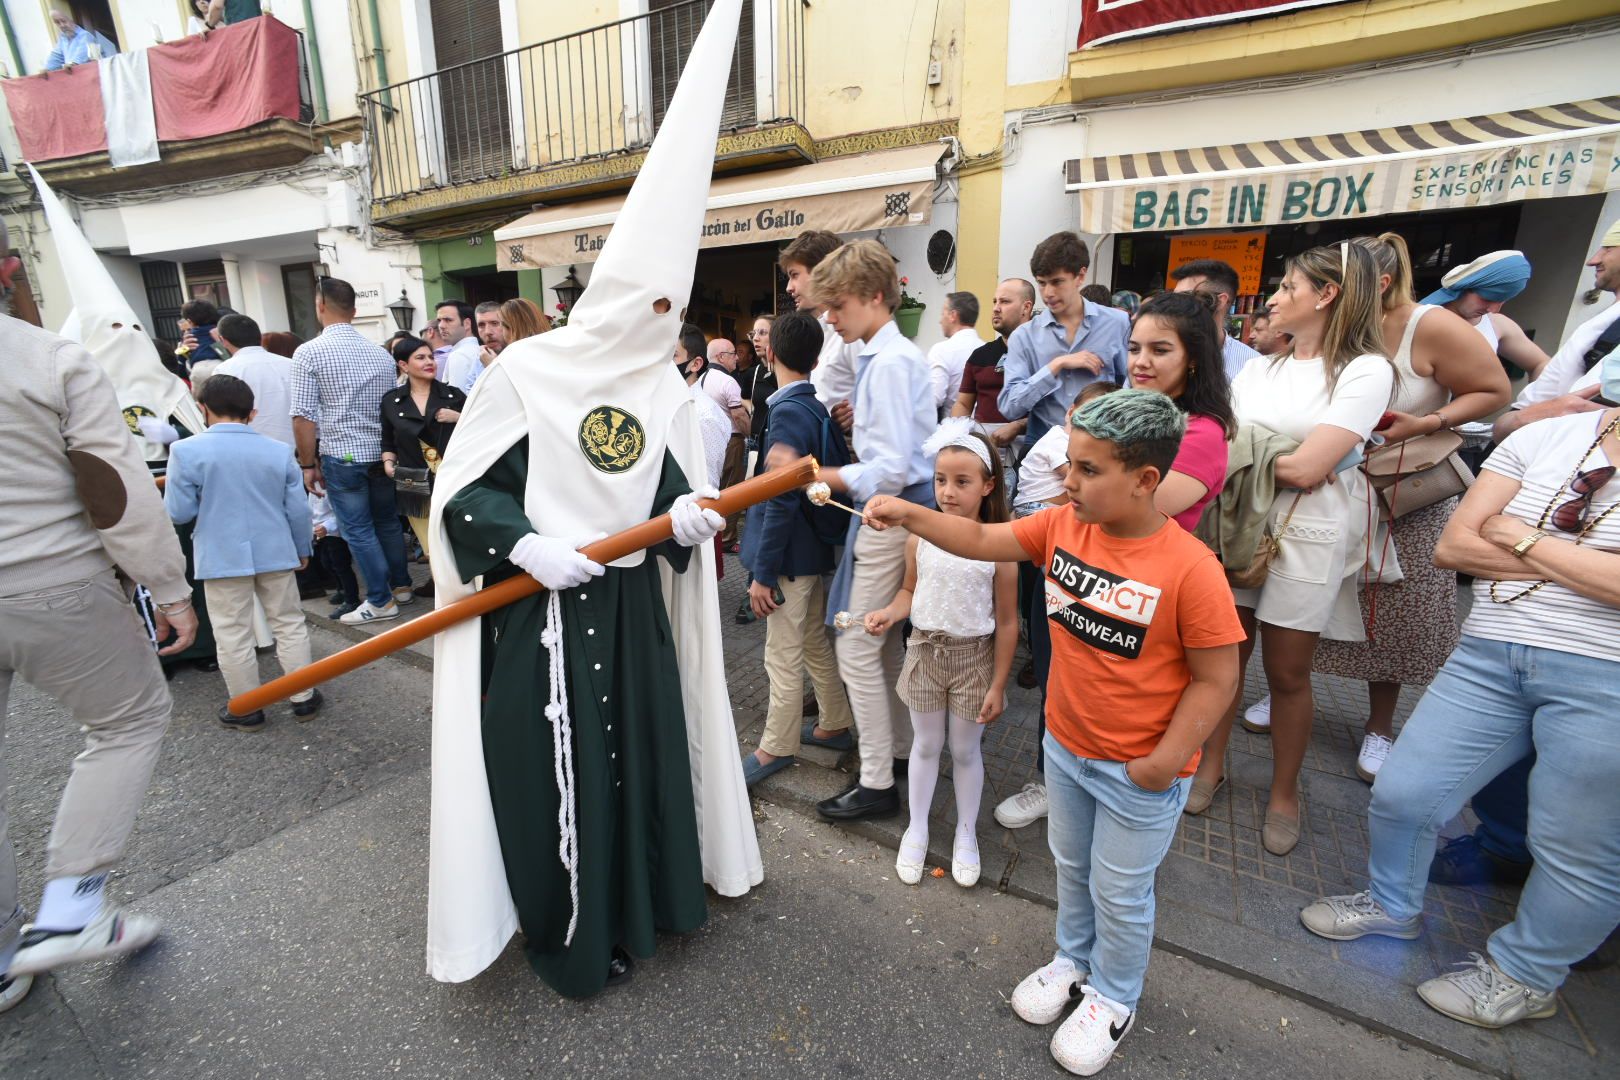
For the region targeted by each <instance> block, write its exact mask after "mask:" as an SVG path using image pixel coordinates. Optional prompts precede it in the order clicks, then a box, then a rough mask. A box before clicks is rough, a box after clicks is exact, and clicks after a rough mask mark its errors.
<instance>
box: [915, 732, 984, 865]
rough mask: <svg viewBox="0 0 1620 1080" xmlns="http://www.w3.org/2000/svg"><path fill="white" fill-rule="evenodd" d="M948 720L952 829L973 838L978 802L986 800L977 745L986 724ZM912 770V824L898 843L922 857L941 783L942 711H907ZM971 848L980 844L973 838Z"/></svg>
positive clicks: (982, 770)
mask: <svg viewBox="0 0 1620 1080" xmlns="http://www.w3.org/2000/svg"><path fill="white" fill-rule="evenodd" d="M949 720H950V740H951V783H952V785H953V786H954V787H955V788H956V831H957V835H958V836H959V837H960V836H961V835H962V834H963V833H966V835H967V838H968V839H969V840H972V838H973V837H974V830H975V827H976V825H977V822H978V820H979V801H980V800H981V799H982V798H983V797H984V759H983V758H982V757H980V756H979V742H980V740H981V739H983V738H984V725H983V724H980V723H979V722H978V721H977V720H973V719H968V720H964V719H963V718H962V717H960V716H955V715H952V716H950V717H949ZM911 729H912V731H913V732H914V733H915V737H914V739H913V741H912V744H911V769H910V772H909V774H908V777H907V781H908V784H909V786H910V789H911V823H910V824H909V825H908V826H907V827H906V835H905V836H904V837H903V838H902V839H901V841H900V845H901V849H902V850H903V851H905V852H906V853H908V854H910V855H912V856H913V857H915V858H918V859H920V858H921V857H922V855H923V854H924V853H926V852H927V850H928V808H929V807H930V806H932V805H933V802H934V788H935V786H936V785H937V784H938V783H939V755H940V751H941V750H943V749H944V748H945V729H946V712H945V710H944V709H940V710H938V711H936V712H918V711H917V710H916V709H913V710H911ZM973 850H974V851H975V852H977V851H978V843H977V841H976V840H973Z"/></svg>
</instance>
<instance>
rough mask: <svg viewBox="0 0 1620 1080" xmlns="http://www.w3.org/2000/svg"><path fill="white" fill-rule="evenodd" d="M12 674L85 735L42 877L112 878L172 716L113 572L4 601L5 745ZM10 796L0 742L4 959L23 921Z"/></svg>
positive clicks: (0, 719)
mask: <svg viewBox="0 0 1620 1080" xmlns="http://www.w3.org/2000/svg"><path fill="white" fill-rule="evenodd" d="M13 674H16V675H20V676H21V677H22V678H23V679H24V680H25V681H27V682H28V683H30V684H31V685H33V686H35V687H37V688H39V689H40V690H42V691H44V692H45V693H47V694H49V695H51V696H52V697H54V698H56V700H57V701H60V702H61V703H62V704H63V705H64V706H66V707H67V709H68V710H69V711H70V712H71V713H72V714H73V722H74V724H76V725H78V726H80V727H82V728H83V729H84V752H83V753H81V754H80V755H79V756H78V757H76V758H74V759H73V771H72V772H71V773H69V774H68V782H67V787H66V788H64V789H63V791H62V801H61V803H60V805H59V806H58V807H57V811H56V824H55V825H54V826H53V827H52V828H51V838H50V843H49V846H48V847H47V848H46V855H45V877H46V879H47V880H50V879H54V878H61V877H75V876H83V875H86V874H93V873H96V872H98V871H101V870H106V869H108V868H109V867H111V866H112V865H113V864H114V863H116V862H117V861H118V860H119V859H120V858H122V857H123V854H124V847H125V845H126V844H127V843H128V842H129V834H130V830H131V829H132V828H134V826H135V814H136V812H137V811H138V810H139V809H140V806H141V799H142V798H143V797H144V796H145V795H146V788H147V786H148V785H149V784H150V783H151V780H152V767H153V765H155V764H156V763H157V757H158V750H159V748H160V747H161V745H162V743H163V732H164V730H165V729H166V728H167V727H168V726H169V713H170V709H171V703H170V699H169V686H168V683H166V682H165V681H164V679H163V669H162V668H161V667H160V666H159V665H158V658H157V653H156V651H154V649H153V647H152V642H151V640H150V639H149V638H148V637H147V636H146V631H145V628H144V627H143V626H142V625H141V623H140V622H139V620H138V619H137V617H136V614H135V608H134V605H132V604H131V603H130V602H129V598H128V597H127V596H125V595H124V590H123V589H122V588H120V587H119V584H118V581H117V579H116V578H115V577H114V575H113V572H112V571H111V570H105V571H103V572H102V573H100V574H97V575H96V576H95V577H94V578H91V579H90V580H88V581H73V582H67V583H65V584H62V585H58V586H55V587H54V588H50V589H41V590H38V591H34V592H27V593H20V594H18V595H15V596H5V597H0V738H3V736H4V734H5V730H4V729H5V716H6V703H7V698H8V697H9V696H10V692H11V677H12V675H13ZM34 794H36V795H37V794H38V793H37V792H35V793H34ZM5 798H6V769H5V754H4V743H3V741H0V958H3V957H4V956H5V954H6V953H7V952H8V951H9V950H10V948H11V946H12V944H13V943H14V942H15V940H16V938H17V935H18V933H19V932H20V931H21V929H22V921H23V920H22V909H21V907H20V906H19V904H18V898H17V864H16V862H15V860H14V858H13V855H12V850H11V841H10V837H9V833H8V827H7V820H6V804H5Z"/></svg>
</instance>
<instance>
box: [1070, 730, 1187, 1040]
mask: <svg viewBox="0 0 1620 1080" xmlns="http://www.w3.org/2000/svg"><path fill="white" fill-rule="evenodd" d="M1045 743H1046V745H1045V751H1046V796H1047V800H1048V806H1049V807H1050V809H1049V811H1048V814H1047V820H1046V839H1047V843H1048V844H1050V845H1051V848H1052V859H1053V861H1054V862H1055V863H1056V864H1057V899H1058V911H1057V946H1058V953H1059V954H1061V955H1063V956H1067V957H1068V958H1069V959H1070V960H1072V961H1074V966H1075V967H1077V968H1079V969H1080V970H1081V971H1087V972H1090V973H1091V985H1092V986H1093V987H1094V988H1096V991H1097V992H1098V993H1099V994H1102V995H1103V996H1104V997H1107V998H1111V999H1113V1000H1114V1001H1117V1002H1119V1003H1120V1004H1121V1005H1124V1006H1125V1007H1126V1008H1128V1009H1132V1010H1134V1009H1135V1008H1136V1002H1137V999H1138V998H1140V997H1141V996H1142V979H1143V977H1144V976H1145V975H1146V974H1147V967H1148V958H1149V956H1151V955H1152V952H1153V910H1154V904H1153V876H1154V874H1155V873H1156V872H1157V871H1158V869H1159V864H1160V863H1161V862H1163V861H1164V856H1165V853H1166V852H1168V851H1169V850H1170V840H1171V838H1172V837H1174V836H1175V834H1176V826H1177V825H1178V824H1180V822H1181V808H1182V807H1183V806H1185V805H1187V792H1188V791H1190V790H1191V789H1192V778H1191V777H1182V778H1181V779H1179V780H1177V781H1176V782H1175V783H1174V784H1171V785H1170V787H1169V788H1167V789H1166V790H1164V791H1158V792H1154V791H1146V790H1144V789H1142V788H1139V787H1137V786H1136V785H1135V784H1134V783H1132V782H1131V779H1130V777H1128V776H1127V775H1126V774H1125V765H1124V763H1123V762H1119V761H1092V760H1090V759H1087V758H1080V757H1076V756H1075V755H1074V754H1073V753H1071V752H1070V751H1069V750H1068V748H1066V747H1065V746H1064V745H1063V744H1062V743H1060V742H1058V741H1057V740H1056V739H1054V738H1053V737H1052V736H1051V735H1047V736H1046V740H1045Z"/></svg>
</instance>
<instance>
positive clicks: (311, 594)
mask: <svg viewBox="0 0 1620 1080" xmlns="http://www.w3.org/2000/svg"><path fill="white" fill-rule="evenodd" d="M325 595H326V586H325V585H300V586H298V599H300V600H319V599H320V598H321V597H323V596H325Z"/></svg>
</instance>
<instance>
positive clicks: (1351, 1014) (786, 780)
mask: <svg viewBox="0 0 1620 1080" xmlns="http://www.w3.org/2000/svg"><path fill="white" fill-rule="evenodd" d="M744 749H751V748H750V747H747V746H746V745H745V746H744ZM799 765H800V766H810V767H805V768H801V767H795V768H791V769H786V770H784V771H782V772H779V773H777V774H775V775H774V776H771V777H769V778H768V779H767V780H766V781H764V782H763V783H761V784H760V785H758V787H756V788H755V789H754V791H753V792H751V793H750V794H751V795H752V796H753V797H754V798H755V799H758V800H760V801H762V802H768V803H773V804H776V805H779V806H782V807H784V808H786V809H790V810H794V811H797V812H799V813H803V814H805V815H807V816H809V817H812V818H814V819H816V820H817V821H822V822H823V824H827V825H831V826H834V827H836V828H839V829H843V830H846V831H848V832H850V833H852V834H854V835H856V836H860V837H863V838H865V839H868V840H872V841H874V842H876V843H879V844H881V845H883V846H884V847H886V848H889V849H891V850H896V849H897V848H898V843H897V841H896V840H895V838H894V835H893V834H892V833H891V832H889V831H886V830H885V829H884V828H883V827H882V826H881V825H879V824H877V823H875V822H869V821H855V822H828V821H824V820H823V819H822V818H821V817H820V815H818V814H817V813H816V803H818V802H819V801H821V800H822V799H825V798H827V797H829V796H831V795H834V794H837V793H838V792H839V791H841V790H842V789H843V788H844V787H845V786H847V785H848V782H849V780H848V778H849V777H851V776H852V775H853V774H851V773H846V772H844V771H843V770H842V769H829V768H827V767H826V766H822V765H813V763H810V762H808V761H806V760H805V758H804V757H802V756H801V757H800V759H799ZM885 820H892V819H885ZM1017 862H1018V853H1017V852H1016V851H1014V852H1013V853H1012V854H1011V857H1010V860H1009V862H1008V864H1007V866H1006V869H1005V870H1004V871H1003V872H1002V874H1001V875H1000V880H999V881H996V882H992V881H991V880H990V878H989V877H988V875H987V876H986V877H985V878H984V879H983V884H985V885H988V886H989V887H990V888H991V889H993V890H994V891H996V892H1000V893H1005V894H1007V895H1009V896H1014V897H1017V898H1019V899H1021V900H1027V901H1030V902H1032V903H1037V904H1040V905H1042V906H1043V907H1046V908H1049V909H1051V910H1053V911H1055V910H1056V909H1057V901H1056V898H1055V897H1053V896H1050V895H1047V894H1043V893H1041V892H1040V891H1038V890H1035V889H1031V888H1029V887H1028V886H1024V885H1020V884H1018V883H1017V882H1016V881H1013V880H1011V879H1012V878H1013V877H1014V875H1013V869H1014V867H1016V865H1017ZM1157 906H1158V909H1159V914H1158V918H1157V919H1156V920H1155V921H1156V925H1155V930H1154V935H1153V947H1154V948H1156V949H1162V950H1164V951H1165V952H1168V953H1173V954H1175V955H1176V956H1180V957H1183V958H1184V959H1187V960H1190V961H1192V962H1193V963H1195V964H1198V965H1200V966H1201V967H1207V968H1210V969H1212V970H1214V971H1219V972H1221V973H1222V974H1225V975H1231V976H1234V977H1236V978H1240V979H1243V980H1244V981H1246V982H1249V983H1252V984H1254V985H1256V986H1260V987H1263V988H1265V989H1267V990H1271V991H1273V992H1274V993H1277V994H1280V995H1282V996H1283V997H1286V998H1289V999H1291V1000H1294V1001H1298V1002H1300V1003H1301V1004H1304V1005H1309V1006H1311V1007H1312V1008H1315V1009H1320V1010H1322V1011H1323V1012H1325V1013H1328V1014H1329V1015H1332V1016H1336V1017H1339V1018H1340V1019H1343V1020H1347V1021H1350V1022H1352V1023H1354V1024H1356V1025H1358V1026H1360V1027H1363V1028H1366V1029H1367V1030H1368V1031H1371V1032H1375V1033H1377V1034H1380V1035H1384V1036H1387V1037H1389V1038H1391V1039H1394V1040H1396V1041H1398V1042H1401V1043H1405V1044H1406V1045H1408V1046H1413V1047H1418V1048H1421V1049H1423V1050H1426V1051H1428V1052H1429V1053H1431V1054H1435V1055H1437V1056H1439V1057H1443V1058H1446V1059H1448V1060H1450V1061H1455V1062H1457V1063H1458V1064H1460V1065H1465V1066H1467V1067H1468V1068H1470V1069H1474V1070H1477V1071H1479V1072H1481V1073H1483V1074H1486V1075H1489V1076H1496V1077H1501V1078H1503V1080H1513V1078H1514V1076H1515V1073H1514V1072H1513V1070H1512V1069H1511V1068H1503V1067H1502V1066H1501V1065H1499V1064H1497V1063H1495V1062H1493V1061H1491V1060H1488V1059H1486V1058H1484V1057H1481V1056H1478V1055H1473V1054H1469V1053H1467V1052H1466V1051H1463V1050H1459V1049H1458V1048H1457V1047H1456V1046H1448V1045H1446V1044H1445V1043H1442V1042H1438V1041H1435V1040H1433V1039H1428V1038H1425V1037H1423V1036H1422V1035H1419V1034H1416V1033H1414V1032H1410V1031H1404V1030H1401V1029H1400V1028H1397V1027H1394V1026H1392V1025H1390V1024H1389V1023H1387V1022H1385V1021H1382V1020H1379V1019H1378V1018H1376V1017H1373V1016H1369V1015H1367V1014H1366V1013H1365V1012H1360V1011H1357V1010H1355V1009H1353V1008H1350V1007H1348V1006H1347V1005H1345V1004H1344V1003H1343V1002H1342V1001H1338V1000H1335V999H1333V998H1332V997H1330V996H1327V995H1325V994H1322V993H1315V992H1313V991H1312V990H1310V989H1308V988H1305V987H1299V986H1293V985H1290V984H1289V983H1287V982H1283V981H1280V980H1278V979H1275V978H1271V977H1268V976H1267V975H1265V974H1263V973H1261V972H1258V971H1255V970H1253V968H1252V967H1251V966H1245V965H1242V964H1238V963H1234V962H1232V961H1231V960H1228V959H1223V958H1221V957H1219V956H1215V955H1213V954H1212V953H1210V952H1209V951H1207V950H1201V949H1199V948H1197V947H1195V946H1192V945H1190V944H1188V942H1187V941H1184V940H1177V939H1176V938H1173V937H1166V936H1165V935H1164V934H1163V933H1161V932H1160V926H1161V925H1162V924H1163V922H1164V921H1165V915H1166V914H1167V913H1169V914H1172V915H1173V916H1174V919H1175V921H1177V922H1181V921H1187V920H1188V919H1190V920H1192V921H1197V920H1199V919H1201V918H1203V916H1202V915H1201V914H1200V913H1199V912H1197V911H1195V910H1193V909H1191V908H1187V907H1185V906H1184V905H1181V904H1178V903H1176V902H1175V901H1173V900H1167V899H1165V898H1163V897H1159V898H1158V901H1157ZM1188 936H1189V937H1196V936H1197V935H1195V934H1189V935H1188ZM1268 948H1270V949H1271V951H1273V952H1280V951H1281V950H1284V949H1286V948H1287V945H1286V943H1283V942H1277V943H1275V944H1272V945H1269V946H1268ZM1309 961H1314V962H1315V963H1317V964H1319V963H1320V958H1319V957H1311V958H1309ZM1339 967H1340V965H1337V964H1335V965H1334V970H1328V971H1326V972H1325V973H1324V974H1325V978H1326V979H1327V981H1328V982H1330V983H1331V982H1333V981H1335V979H1338V978H1343V977H1347V976H1348V974H1349V973H1348V972H1343V973H1340V974H1339V975H1335V970H1337V969H1338V968H1339ZM1436 1019H1437V1020H1441V1021H1442V1022H1443V1023H1445V1024H1448V1025H1449V1024H1454V1023H1456V1022H1455V1021H1451V1020H1446V1019H1445V1018H1443V1017H1440V1016H1439V1015H1438V1014H1436ZM1459 1026H1460V1025H1459ZM1457 1034H1459V1035H1461V1034H1465V1033H1463V1032H1458V1033H1457ZM1475 1034H1483V1033H1475ZM1489 1034H1495V1033H1489ZM1508 1060H1511V1058H1509V1059H1508Z"/></svg>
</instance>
